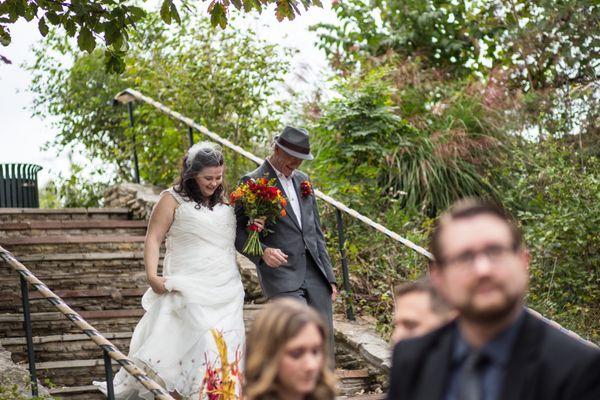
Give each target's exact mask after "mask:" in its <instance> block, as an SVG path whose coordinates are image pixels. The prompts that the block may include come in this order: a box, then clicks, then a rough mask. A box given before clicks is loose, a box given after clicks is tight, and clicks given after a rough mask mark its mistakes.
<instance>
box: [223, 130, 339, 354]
mask: <svg viewBox="0 0 600 400" xmlns="http://www.w3.org/2000/svg"><path fill="white" fill-rule="evenodd" d="M312 159H313V155H312V154H311V153H310V144H309V140H308V133H307V132H306V130H304V129H299V128H294V127H291V126H286V127H285V129H284V130H283V132H282V133H281V135H279V136H276V137H275V139H274V143H273V150H272V152H271V154H270V155H269V156H268V157H267V159H266V160H265V161H264V162H263V163H262V165H261V166H260V167H258V168H257V169H255V170H254V171H252V172H251V173H249V174H247V175H245V176H244V177H243V178H242V182H245V181H247V180H248V179H250V178H253V179H258V178H262V177H266V178H267V179H272V178H275V179H276V182H277V187H278V188H279V189H280V190H281V192H282V193H283V194H284V195H285V197H286V198H287V206H286V212H287V216H286V217H283V218H279V220H278V221H277V222H276V223H275V224H273V225H272V226H271V225H269V226H268V227H267V228H268V229H269V230H271V231H272V232H270V233H268V234H266V235H261V245H262V247H263V250H264V254H263V255H262V257H257V256H248V255H247V254H244V255H246V256H247V257H248V258H249V259H250V260H252V262H254V264H256V267H257V271H258V277H259V281H260V284H261V287H262V290H263V293H264V294H265V295H266V296H267V297H268V298H269V299H273V298H277V297H285V296H287V297H294V298H297V299H298V300H300V301H303V302H304V303H307V304H308V305H310V306H312V307H314V308H315V309H317V311H319V312H320V313H321V314H322V315H323V316H324V318H325V320H326V321H327V322H328V324H329V328H330V332H331V334H330V335H329V336H330V338H331V344H332V345H333V319H332V309H331V308H332V306H331V305H332V301H335V297H336V296H337V289H336V284H335V276H334V274H333V269H332V268H331V260H330V258H329V254H327V248H326V246H325V238H324V236H323V232H322V231H321V225H320V222H319V213H318V211H317V202H316V199H315V196H314V193H312V190H310V188H311V186H310V180H309V178H308V176H307V175H306V174H305V173H303V172H301V171H299V170H297V168H298V167H299V166H300V164H302V161H304V160H312ZM236 216H237V235H236V240H235V245H236V248H237V249H238V251H240V252H242V249H243V248H244V243H245V242H246V239H247V238H248V232H247V230H246V228H247V226H248V223H249V220H248V217H247V216H246V215H245V213H244V210H243V209H242V207H241V206H237V207H236ZM331 349H333V346H331Z"/></svg>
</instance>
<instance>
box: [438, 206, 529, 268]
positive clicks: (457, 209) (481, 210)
mask: <svg viewBox="0 0 600 400" xmlns="http://www.w3.org/2000/svg"><path fill="white" fill-rule="evenodd" d="M484 214H488V215H492V216H495V217H498V218H499V219H501V220H502V221H504V222H505V223H506V224H507V225H508V227H509V228H510V233H511V236H512V240H513V246H514V247H515V248H520V247H522V245H523V233H522V232H521V229H520V228H519V227H518V226H517V223H516V222H515V220H514V219H513V217H512V216H511V215H510V214H509V213H508V212H507V211H506V210H505V209H504V208H503V207H502V206H501V205H499V204H497V203H494V202H491V201H489V200H484V199H480V198H476V197H470V198H466V199H462V200H459V201H457V202H456V203H454V204H453V205H452V206H450V208H449V209H448V210H447V211H446V212H444V213H443V214H442V215H440V217H439V218H438V219H437V220H436V221H435V226H434V228H433V232H432V234H431V240H430V250H431V253H432V254H433V256H434V257H435V259H436V260H437V264H438V265H441V264H443V258H442V248H441V244H440V237H441V234H442V230H443V229H444V227H445V226H447V225H448V224H450V223H451V222H452V221H455V220H457V219H463V218H471V217H475V216H478V215H484Z"/></svg>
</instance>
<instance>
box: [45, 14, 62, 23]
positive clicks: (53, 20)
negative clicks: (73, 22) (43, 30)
mask: <svg viewBox="0 0 600 400" xmlns="http://www.w3.org/2000/svg"><path fill="white" fill-rule="evenodd" d="M44 16H45V17H46V19H47V20H48V22H50V23H51V24H52V25H58V24H60V17H59V16H58V14H56V13H55V12H54V11H48V12H47V13H46V14H45V15H44Z"/></svg>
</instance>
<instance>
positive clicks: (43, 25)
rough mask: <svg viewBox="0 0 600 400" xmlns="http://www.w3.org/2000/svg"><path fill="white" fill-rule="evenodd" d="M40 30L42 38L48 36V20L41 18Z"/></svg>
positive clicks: (39, 22)
mask: <svg viewBox="0 0 600 400" xmlns="http://www.w3.org/2000/svg"><path fill="white" fill-rule="evenodd" d="M38 29H39V31H40V33H41V34H42V36H43V37H46V35H47V34H48V25H46V20H45V19H44V17H42V18H40V20H39V21H38Z"/></svg>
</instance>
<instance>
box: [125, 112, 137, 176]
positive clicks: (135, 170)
mask: <svg viewBox="0 0 600 400" xmlns="http://www.w3.org/2000/svg"><path fill="white" fill-rule="evenodd" d="M127 111H129V126H131V128H132V129H131V131H132V133H133V138H132V141H133V168H134V177H133V178H134V179H135V183H140V166H139V163H138V156H137V149H136V143H135V130H134V129H133V125H134V120H133V102H132V101H130V102H129V103H127Z"/></svg>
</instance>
